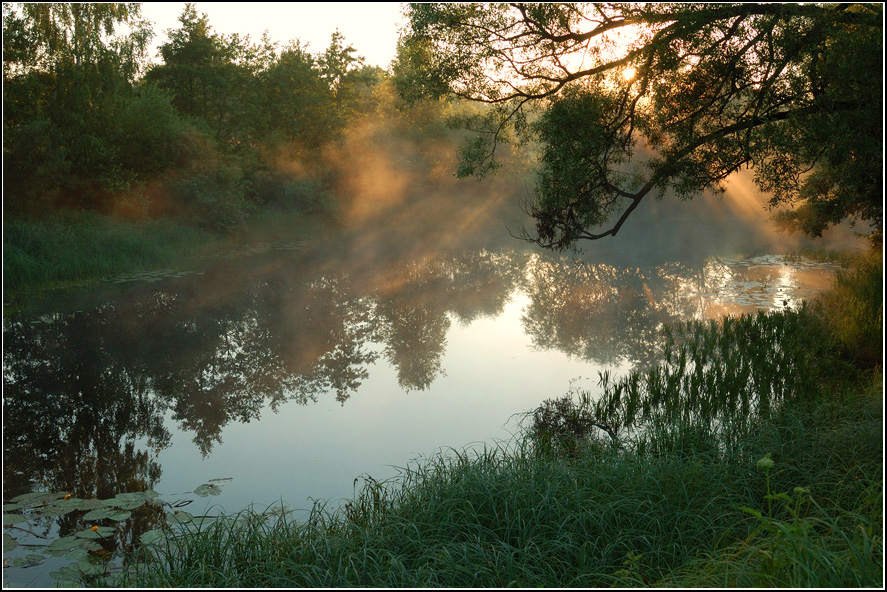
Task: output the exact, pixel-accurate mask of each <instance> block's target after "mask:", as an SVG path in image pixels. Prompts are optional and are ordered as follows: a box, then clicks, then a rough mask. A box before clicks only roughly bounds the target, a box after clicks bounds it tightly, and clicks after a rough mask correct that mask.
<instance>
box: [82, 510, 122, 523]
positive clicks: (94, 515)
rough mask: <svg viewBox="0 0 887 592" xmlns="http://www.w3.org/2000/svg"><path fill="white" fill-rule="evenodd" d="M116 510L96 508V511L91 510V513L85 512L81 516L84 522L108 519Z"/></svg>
mask: <svg viewBox="0 0 887 592" xmlns="http://www.w3.org/2000/svg"><path fill="white" fill-rule="evenodd" d="M116 512H117V510H115V509H112V508H98V509H96V510H92V511H91V512H87V513H86V514H84V515H83V519H84V520H104V519H105V518H110V517H111V516H112V515H113V514H115V513H116Z"/></svg>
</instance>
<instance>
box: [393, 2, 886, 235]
mask: <svg viewBox="0 0 887 592" xmlns="http://www.w3.org/2000/svg"><path fill="white" fill-rule="evenodd" d="M408 16H409V24H408V27H407V29H406V31H405V33H404V35H403V36H402V38H401V41H400V45H399V53H398V59H397V61H396V63H395V65H394V70H395V74H396V76H397V77H398V79H399V85H400V87H401V88H402V89H404V92H405V95H408V96H414V95H417V94H419V95H422V94H424V95H427V94H436V95H450V96H454V97H459V98H462V99H468V100H471V101H478V102H482V103H487V104H489V105H490V108H489V109H488V110H487V111H486V112H485V113H484V115H482V116H478V117H476V118H475V119H474V120H473V121H470V122H469V123H470V124H471V126H472V127H473V128H474V129H475V131H478V132H480V133H479V134H478V135H477V136H476V139H475V141H474V142H473V143H471V144H470V145H468V146H467V147H466V150H464V152H463V157H464V158H465V161H464V164H463V167H462V171H463V172H466V173H471V172H473V173H481V174H482V173H484V172H486V171H487V170H489V169H490V168H491V167H492V166H494V165H495V159H494V156H495V150H496V146H497V145H498V144H500V143H501V142H503V141H507V140H508V137H509V135H510V133H511V132H512V131H516V132H517V134H518V136H519V137H522V138H524V139H534V140H538V141H539V142H540V143H541V144H540V145H541V152H540V160H541V163H540V165H541V166H540V171H539V176H538V182H537V185H536V188H535V191H534V194H533V197H532V199H531V201H530V204H529V212H530V213H531V215H532V216H533V218H534V219H535V223H536V233H535V235H534V236H532V237H531V238H533V240H535V241H536V242H538V243H539V244H542V245H544V246H547V247H552V248H559V249H561V248H567V247H570V246H573V245H574V244H575V243H576V241H578V240H580V239H597V238H601V237H605V236H612V235H615V234H616V233H617V232H619V230H620V228H621V227H622V226H623V224H624V223H625V221H626V219H628V217H629V216H630V215H631V213H632V212H633V211H634V210H635V209H636V208H637V206H638V204H639V203H640V202H641V201H642V200H643V199H644V198H645V197H646V196H648V195H651V194H652V195H657V194H659V195H661V193H662V192H663V191H664V190H665V189H668V188H671V189H673V190H675V191H676V193H677V194H678V195H679V196H681V197H682V198H688V197H692V196H693V195H696V194H698V193H700V192H701V191H703V190H705V189H713V190H715V191H721V190H723V187H722V183H723V181H724V180H725V179H726V178H727V177H728V176H730V175H731V174H732V173H734V172H736V171H737V170H739V169H740V168H742V167H751V168H752V169H753V170H754V173H755V178H756V181H757V183H758V185H759V187H760V188H761V189H762V190H764V191H766V192H768V193H769V194H770V195H771V199H770V205H771V206H780V205H788V206H792V208H791V209H789V210H788V211H787V212H784V213H783V214H781V219H782V221H783V222H785V223H786V225H787V226H789V227H792V228H796V229H800V230H803V231H805V232H806V233H807V234H809V235H812V236H819V235H820V234H821V233H822V232H823V230H825V229H826V228H827V227H829V226H830V225H833V224H837V223H839V222H841V221H843V220H845V219H847V218H849V219H851V221H854V220H864V221H868V222H870V223H871V224H872V227H873V235H874V236H875V237H877V238H879V237H880V235H881V228H882V225H883V191H882V180H883V173H882V154H883V144H882V130H883V120H882V110H883V96H882V89H883V75H882V64H883V47H882V31H883V25H882V23H883V7H882V6H881V5H874V4H826V5H820V4H739V3H732V4H665V3H644V4H624V3H618V4H617V3H594V4H520V3H515V4H413V5H411V6H410V8H409V9H408Z"/></svg>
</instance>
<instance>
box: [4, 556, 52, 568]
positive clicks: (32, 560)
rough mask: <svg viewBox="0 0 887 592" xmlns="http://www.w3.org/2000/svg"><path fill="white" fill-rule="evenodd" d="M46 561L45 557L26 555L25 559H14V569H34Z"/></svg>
mask: <svg viewBox="0 0 887 592" xmlns="http://www.w3.org/2000/svg"><path fill="white" fill-rule="evenodd" d="M45 561H46V557H44V556H43V555H26V556H25V557H16V558H15V559H13V561H12V565H13V566H14V567H33V566H35V565H40V564H41V563H43V562H45Z"/></svg>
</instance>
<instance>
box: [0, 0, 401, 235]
mask: <svg viewBox="0 0 887 592" xmlns="http://www.w3.org/2000/svg"><path fill="white" fill-rule="evenodd" d="M179 23H180V24H179V27H178V28H177V29H170V30H169V31H167V35H168V39H167V40H166V42H165V43H163V44H161V45H160V49H159V58H160V59H159V61H156V63H152V62H150V61H149V58H150V56H148V55H147V52H148V47H149V42H150V40H151V39H152V37H153V36H154V35H156V32H155V31H152V29H151V24H150V23H149V22H146V21H145V20H143V19H142V18H141V16H140V8H139V5H138V4H23V5H18V6H16V5H10V4H6V3H4V5H3V54H4V62H3V82H4V93H3V107H4V122H3V126H4V153H3V159H4V162H3V165H4V214H5V215H6V216H7V217H12V218H28V219H34V218H35V217H37V218H40V217H43V216H45V215H46V214H47V213H48V212H53V211H56V210H58V209H60V208H66V209H76V210H90V211H94V212H99V213H102V214H113V215H116V216H124V217H128V218H144V217H150V218H156V217H176V218H178V219H184V220H186V221H187V222H188V223H189V224H193V225H196V226H199V227H202V228H206V229H211V230H222V231H231V230H236V229H238V228H240V227H241V226H242V225H243V224H244V222H245V221H246V220H247V219H248V218H249V216H250V215H251V214H252V213H253V212H255V211H256V209H257V208H259V207H260V206H269V207H278V208H282V209H287V210H298V211H300V212H305V213H316V212H323V211H325V210H327V209H329V208H330V207H331V202H330V199H329V195H328V190H329V189H330V188H331V187H332V179H331V178H330V171H329V165H325V164H324V159H323V158H322V157H323V155H324V147H325V146H328V145H330V144H331V143H333V142H335V141H336V140H338V139H340V138H341V137H342V134H343V133H344V130H345V129H346V126H348V125H349V124H351V123H354V122H355V121H357V120H359V119H360V118H361V117H365V116H368V115H378V114H377V110H378V109H379V108H380V106H381V105H383V104H384V105H386V106H389V107H390V106H392V105H393V104H394V103H395V102H396V100H397V99H396V98H395V96H394V94H393V92H392V90H391V88H390V85H391V83H390V81H389V77H388V75H387V73H386V72H385V71H383V70H382V69H381V68H378V67H375V66H369V65H366V64H365V63H364V61H363V58H362V57H360V56H359V55H358V54H357V50H356V49H355V48H354V47H352V46H351V45H349V44H348V43H347V42H346V40H345V39H344V38H343V36H342V35H341V34H340V33H338V32H336V33H334V34H333V35H332V38H331V40H330V44H329V46H328V47H327V48H326V49H325V50H323V51H321V52H319V53H310V52H309V51H308V49H307V46H306V45H302V44H301V43H300V42H299V41H297V40H296V41H290V42H289V43H287V44H286V45H282V46H281V45H279V44H277V43H273V42H271V41H270V40H269V39H268V38H267V36H263V38H262V39H261V40H259V41H253V40H251V39H250V38H249V37H248V36H240V35H237V34H234V35H222V34H218V33H216V32H215V31H214V30H213V28H212V25H211V24H210V22H209V19H208V16H207V15H206V14H199V13H198V12H197V10H196V9H195V8H194V6H193V5H191V4H188V5H186V7H185V9H184V11H183V12H182V14H181V15H180V17H179Z"/></svg>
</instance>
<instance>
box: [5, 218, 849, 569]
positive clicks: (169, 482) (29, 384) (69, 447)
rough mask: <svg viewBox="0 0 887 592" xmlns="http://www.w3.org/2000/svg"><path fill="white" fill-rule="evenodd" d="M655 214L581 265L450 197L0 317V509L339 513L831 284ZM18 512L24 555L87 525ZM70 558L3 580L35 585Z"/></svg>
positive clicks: (763, 250) (755, 248)
mask: <svg viewBox="0 0 887 592" xmlns="http://www.w3.org/2000/svg"><path fill="white" fill-rule="evenodd" d="M657 207H660V208H661V206H658V205H656V204H652V205H651V206H650V208H649V210H648V211H647V213H646V215H647V216H648V221H649V220H655V221H657V224H658V225H657V228H659V229H660V230H658V231H657V232H658V234H657V235H656V236H654V237H652V238H651V237H650V236H649V235H645V238H644V240H643V241H641V240H638V239H637V238H636V237H635V238H631V237H629V238H628V239H627V240H626V239H622V240H616V239H614V240H613V241H612V242H611V243H609V244H607V245H603V246H600V247H599V246H597V245H595V246H594V248H590V249H589V250H588V251H587V252H585V253H583V254H563V253H551V252H547V251H542V250H539V249H537V248H534V247H533V246H531V245H528V244H525V243H523V242H520V241H517V240H514V239H512V238H511V237H508V236H506V235H505V234H503V233H502V232H500V231H496V232H486V231H484V229H486V228H491V226H490V225H491V223H492V222H491V220H495V217H494V216H492V215H491V214H490V212H486V214H485V215H484V216H474V217H472V216H470V215H468V214H469V213H470V212H471V209H472V206H471V204H467V205H465V204H462V205H460V208H462V209H460V210H459V212H460V214H459V215H458V216H452V215H450V214H448V215H447V219H449V220H458V221H459V222H460V224H461V227H462V229H463V233H462V234H459V235H456V236H454V235H453V234H451V233H447V234H436V233H435V232H429V231H427V230H422V231H421V232H417V231H414V230H413V229H411V230H410V231H409V233H406V231H404V230H403V227H402V225H400V224H399V223H398V221H397V219H396V218H393V217H391V216H390V215H386V216H387V217H386V220H388V222H387V223H385V224H375V225H373V226H372V227H371V231H367V229H366V228H367V227H366V226H361V228H360V230H357V229H356V227H352V228H345V229H342V230H341V231H339V232H337V233H335V234H331V235H330V236H328V237H325V238H323V239H316V240H313V241H309V242H299V241H291V242H280V243H275V244H263V243H255V244H253V245H252V246H250V247H249V248H244V249H242V250H238V251H234V252H230V253H227V254H226V255H225V256H220V257H217V258H213V259H209V260H206V261H204V262H203V263H201V264H200V265H195V267H194V268H192V269H177V270H159V271H155V272H151V273H142V274H132V275H125V276H119V277H116V278H110V279H109V280H108V281H106V282H103V283H101V284H99V285H97V286H92V287H88V288H79V289H74V290H65V291H56V292H53V293H50V294H46V295H44V296H43V297H42V298H40V299H39V301H35V303H34V304H33V305H32V306H28V307H25V309H24V310H22V311H21V312H19V313H16V314H15V315H12V316H10V317H9V318H5V319H4V328H3V340H4V345H3V349H4V352H3V356H4V392H3V440H4V461H3V462H4V479H3V487H4V503H7V501H8V500H10V499H12V498H13V497H15V496H17V495H20V494H23V493H27V492H31V491H56V492H69V493H72V494H74V495H76V496H77V497H80V498H92V497H98V498H108V497H113V496H115V495H117V494H119V493H123V492H132V491H144V490H153V491H156V492H157V493H158V494H159V495H160V498H161V499H162V500H164V501H165V502H167V503H169V504H177V507H186V506H187V509H188V511H190V512H192V513H195V514H206V513H214V512H218V511H221V510H224V511H230V512H233V511H238V510H241V509H244V508H246V507H248V506H250V505H253V506H254V507H256V508H260V509H262V508H264V507H266V506H268V505H269V504H273V503H275V502H280V501H283V502H284V503H286V504H287V505H288V506H289V507H291V508H293V509H295V510H307V509H309V508H311V506H312V504H313V503H314V502H315V501H317V500H324V503H326V504H328V507H335V506H336V505H338V504H339V503H340V502H341V500H343V499H345V498H348V497H351V496H352V495H353V494H354V492H355V488H356V487H358V486H359V485H360V484H361V483H362V481H361V476H369V477H372V478H373V479H376V480H384V479H388V478H391V477H393V476H395V475H396V474H397V472H398V471H397V467H403V466H405V465H406V464H407V463H409V462H411V461H413V460H414V459H417V458H421V457H423V456H428V455H432V454H435V453H437V452H440V451H443V452H446V450H448V449H449V448H450V447H452V448H455V449H458V450H461V449H464V448H466V447H472V446H481V447H482V446H491V445H495V443H496V442H502V441H507V440H508V439H510V438H511V437H512V435H513V434H515V433H516V432H517V431H519V422H520V418H521V413H523V412H527V411H531V410H532V409H533V408H535V407H536V406H538V405H539V404H540V403H541V402H542V401H543V400H545V399H547V398H553V397H559V396H561V395H563V394H565V393H566V392H568V391H570V390H571V389H580V388H582V389H586V390H590V391H594V390H595V389H596V388H597V381H598V372H600V371H603V370H609V371H610V373H611V374H621V373H624V372H626V371H628V370H630V369H631V368H632V367H636V366H638V365H645V364H651V363H655V361H656V355H657V344H658V343H659V337H660V331H661V329H662V328H663V327H664V326H667V325H670V324H674V323H676V322H680V321H683V320H689V319H708V318H719V317H721V316H723V315H725V314H740V313H743V312H752V311H755V310H777V309H781V308H795V307H797V306H800V305H801V302H802V301H803V300H804V299H807V298H810V297H811V296H813V295H815V294H816V293H817V292H819V291H821V290H823V289H827V288H828V286H829V285H830V278H831V276H832V274H833V273H834V270H835V269H836V266H835V265H834V264H830V263H822V262H817V261H813V260H810V259H805V258H803V257H793V256H787V252H788V250H789V249H788V246H786V248H783V249H781V250H780V249H779V248H777V245H778V244H779V243H778V242H774V241H769V242H768V241H763V240H762V239H761V237H760V235H757V234H754V233H753V232H751V231H750V230H749V228H750V227H749V225H748V223H747V222H744V221H737V219H735V218H731V217H730V216H729V215H727V214H723V213H722V218H723V219H722V220H720V221H719V222H717V223H711V222H710V220H711V219H710V217H709V223H708V224H707V225H706V229H705V232H695V233H692V234H689V233H685V235H684V236H683V237H680V236H678V237H676V236H673V234H672V233H671V232H672V231H671V230H669V227H671V229H672V230H673V228H674V224H672V223H664V221H667V220H668V215H673V216H686V215H687V214H686V213H685V212H684V211H683V210H682V209H681V208H683V207H684V204H679V206H678V208H677V209H675V210H673V211H672V212H678V213H672V214H668V212H666V213H663V212H662V211H661V210H657V209H656V208H657ZM705 207H710V206H705ZM428 210H429V208H425V209H423V212H425V214H424V215H426V216H428V217H429V218H430V219H432V220H434V219H438V218H437V217H438V216H439V214H440V210H438V209H435V208H430V210H431V211H430V212H429V211H428ZM697 213H698V212H697ZM389 214H390V213H389ZM411 215H413V214H411ZM672 222H673V220H672ZM426 228H427V227H426ZM737 237H740V238H743V239H744V243H743V241H739V242H737ZM657 240H658V242H657ZM201 486H203V487H201ZM29 515H30V516H31V517H32V520H31V522H30V523H29V524H28V526H27V527H23V524H21V523H20V524H17V525H14V526H15V528H13V527H10V528H5V529H4V530H5V532H6V533H7V535H8V536H12V537H13V538H15V539H16V540H17V542H18V543H19V544H20V545H21V544H25V543H28V542H31V543H34V544H37V545H41V544H45V542H46V541H49V540H52V539H53V538H54V537H58V536H61V535H66V534H70V533H71V532H74V531H76V530H78V529H82V528H84V527H85V526H86V525H87V524H86V522H85V521H84V520H83V519H82V513H81V514H79V515H78V514H66V515H65V516H57V517H56V516H41V515H40V514H39V512H36V511H35V512H32V513H31V514H29ZM78 516H79V517H78ZM4 526H6V522H4ZM147 527H148V526H142V527H138V528H137V527H133V530H131V531H127V534H126V535H125V536H126V537H128V539H129V540H135V538H136V537H138V535H139V528H142V529H145V528H147ZM28 531H29V532H28ZM4 539H5V540H6V537H4ZM121 544H122V543H121ZM28 552H30V551H29V550H28V549H26V548H24V547H22V546H19V547H18V548H16V549H14V550H10V551H9V552H5V553H4V555H5V557H6V559H8V560H9V561H13V560H14V559H15V558H16V557H24V556H25V555H26V554H27V553H28ZM63 561H64V560H61V559H50V560H49V561H48V562H46V563H42V562H38V561H35V563H38V565H35V566H34V567H28V568H24V567H9V568H7V569H4V582H5V583H8V584H10V585H15V584H18V585H26V586H41V585H46V584H48V583H51V582H52V579H51V578H49V576H48V575H47V574H48V573H49V572H50V571H51V570H52V569H54V568H56V567H57V566H58V565H59V564H60V562H61V563H63ZM47 578H49V579H47Z"/></svg>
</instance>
